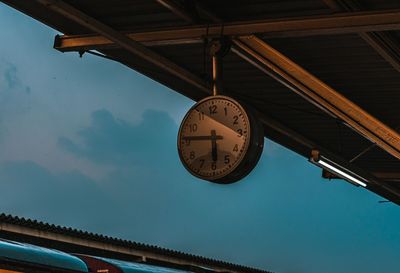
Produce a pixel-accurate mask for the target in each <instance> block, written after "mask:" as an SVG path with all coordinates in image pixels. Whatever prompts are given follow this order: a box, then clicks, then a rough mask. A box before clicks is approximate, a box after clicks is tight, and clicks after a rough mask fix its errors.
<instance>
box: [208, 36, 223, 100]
mask: <svg viewBox="0 0 400 273" xmlns="http://www.w3.org/2000/svg"><path fill="white" fill-rule="evenodd" d="M210 54H211V57H212V84H213V85H212V86H213V88H212V93H213V96H217V95H218V94H220V93H221V92H222V56H221V42H220V41H218V40H216V41H213V42H212V43H211V47H210Z"/></svg>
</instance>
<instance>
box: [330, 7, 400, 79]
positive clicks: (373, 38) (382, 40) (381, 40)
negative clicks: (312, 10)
mask: <svg viewBox="0 0 400 273" xmlns="http://www.w3.org/2000/svg"><path fill="white" fill-rule="evenodd" d="M323 1H324V2H325V4H326V5H327V6H328V7H329V8H331V9H332V10H333V11H336V12H343V11H349V12H358V11H361V10H363V9H362V5H361V4H360V3H359V2H358V1H357V0H346V1H344V0H323ZM359 36H360V37H361V38H362V39H363V40H364V41H365V42H367V43H368V44H369V45H370V46H371V47H372V48H374V49H375V51H376V52H377V53H378V54H379V55H381V56H382V58H384V59H385V60H386V61H387V62H388V63H389V64H390V65H392V66H393V68H394V69H396V70H397V71H399V72H400V45H399V43H398V42H397V41H396V39H394V37H393V35H391V34H389V33H378V32H369V33H366V32H362V33H359Z"/></svg>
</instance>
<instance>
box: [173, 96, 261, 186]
mask: <svg viewBox="0 0 400 273" xmlns="http://www.w3.org/2000/svg"><path fill="white" fill-rule="evenodd" d="M263 145H264V131H263V127H262V125H261V124H260V123H259V122H258V121H257V119H256V118H255V117H254V115H253V114H252V113H251V111H246V110H245V108H244V107H243V106H241V105H240V104H239V103H238V102H237V101H236V100H234V99H232V98H230V97H226V96H212V97H207V98H205V99H203V100H201V101H199V102H198V103H196V104H195V105H194V106H193V107H192V108H191V109H190V110H189V111H188V113H187V114H186V116H185V118H184V119H183V121H182V124H181V126H180V129H179V134H178V152H179V156H180V159H181V161H182V163H183V165H184V166H185V168H186V169H187V170H188V171H189V172H190V173H191V174H193V175H194V176H197V177H199V178H201V179H204V180H208V181H211V182H215V183H223V184H228V183H233V182H235V181H238V180H239V179H241V178H243V177H244V176H246V175H247V174H248V173H249V172H250V171H251V170H252V169H253V168H254V166H255V165H256V164H257V162H258V160H259V158H260V155H261V152H262V148H263Z"/></svg>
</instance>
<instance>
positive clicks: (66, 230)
mask: <svg viewBox="0 0 400 273" xmlns="http://www.w3.org/2000/svg"><path fill="white" fill-rule="evenodd" d="M2 223H6V224H12V225H17V226H21V227H27V228H32V229H36V230H39V231H47V232H52V233H56V234H63V235H68V236H71V237H74V238H80V239H85V240H92V241H96V242H101V243H109V244H112V245H116V246H124V247H129V248H133V249H137V250H143V251H150V252H152V253H156V254H162V255H168V256H171V257H176V258H180V259H184V260H187V261H196V262H203V263H204V264H207V265H211V266H212V265H214V266H222V267H226V268H229V269H232V270H235V271H240V272H251V273H272V272H270V271H266V270H261V269H257V268H252V267H248V266H243V265H238V264H233V263H229V262H224V261H220V260H216V259H211V258H206V257H203V256H198V255H193V254H188V253H184V252H180V251H176V250H171V249H167V248H162V247H159V246H154V245H147V244H143V243H138V242H134V241H130V240H124V239H119V238H115V237H110V236H105V235H101V234H96V233H92V232H87V231H83V230H79V229H74V228H71V227H65V226H60V225H54V224H49V223H45V222H42V221H37V220H32V219H27V218H24V217H18V216H13V215H10V214H5V213H1V214H0V231H1V230H2V229H1V224H2Z"/></svg>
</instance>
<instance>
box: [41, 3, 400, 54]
mask: <svg viewBox="0 0 400 273" xmlns="http://www.w3.org/2000/svg"><path fill="white" fill-rule="evenodd" d="M43 2H52V1H44V0H43ZM398 29H400V11H399V10H389V11H372V12H352V13H348V12H347V13H344V14H335V15H323V16H309V17H301V18H289V19H276V20H257V21H245V22H233V23H232V22H230V23H225V24H224V35H227V36H243V35H250V34H257V33H258V34H261V35H263V36H267V37H296V36H312V35H332V34H345V33H359V32H367V31H385V30H398ZM96 32H97V31H96ZM220 34H221V24H220V23H215V24H212V25H209V26H208V25H200V26H199V25H196V26H187V27H177V28H168V29H159V30H152V31H141V32H131V33H125V35H126V36H127V37H128V38H130V39H131V40H134V41H136V42H139V43H142V44H144V45H149V46H151V45H162V44H179V43H201V42H202V41H203V40H202V39H203V38H204V36H206V35H208V36H209V37H212V36H216V37H218V36H220ZM120 35H121V36H122V34H120ZM113 44H114V43H113V40H112V39H110V38H109V37H107V36H104V35H100V36H99V35H72V36H71V35H70V36H65V35H64V36H60V37H59V38H58V40H57V41H56V43H55V48H57V49H59V50H61V51H77V50H81V49H83V50H84V49H86V48H88V47H90V48H91V49H99V48H104V47H105V48H107V47H110V46H111V47H112V46H113Z"/></svg>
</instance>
